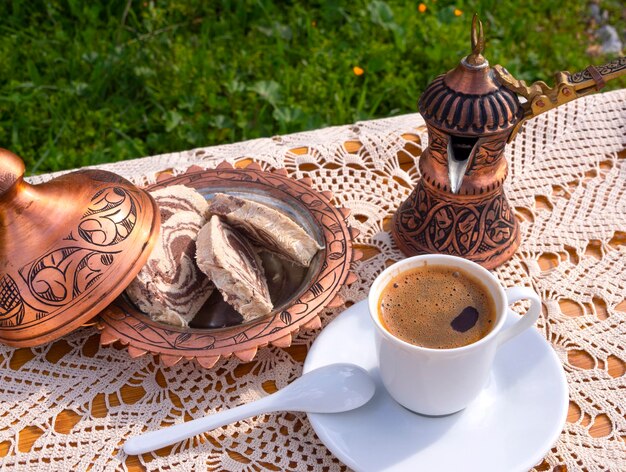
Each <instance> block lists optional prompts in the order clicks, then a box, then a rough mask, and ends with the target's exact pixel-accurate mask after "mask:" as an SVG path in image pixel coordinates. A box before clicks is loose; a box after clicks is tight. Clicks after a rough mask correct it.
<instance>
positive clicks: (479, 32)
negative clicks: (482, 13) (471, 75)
mask: <svg viewBox="0 0 626 472" xmlns="http://www.w3.org/2000/svg"><path fill="white" fill-rule="evenodd" d="M471 35H472V36H471V38H472V53H471V54H470V55H469V56H467V59H466V61H467V63H468V64H470V65H472V66H480V65H482V64H484V63H485V62H486V59H485V58H484V56H483V55H482V52H483V51H484V50H485V36H484V35H483V23H482V21H480V19H479V18H478V13H474V17H473V18H472V33H471Z"/></svg>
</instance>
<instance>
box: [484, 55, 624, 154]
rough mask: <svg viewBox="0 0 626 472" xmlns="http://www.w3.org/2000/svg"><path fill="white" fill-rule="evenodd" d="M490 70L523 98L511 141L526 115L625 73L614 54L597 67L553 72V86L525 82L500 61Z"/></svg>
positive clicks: (552, 105) (584, 93) (578, 95)
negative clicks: (579, 70) (518, 119)
mask: <svg viewBox="0 0 626 472" xmlns="http://www.w3.org/2000/svg"><path fill="white" fill-rule="evenodd" d="M493 71H494V73H495V76H496V78H497V80H498V81H499V82H500V83H501V84H502V85H503V86H505V87H506V88H508V89H509V90H511V91H512V92H514V93H516V94H518V95H521V96H522V97H524V98H525V99H526V102H525V103H524V104H523V105H522V108H523V109H524V116H523V117H522V119H521V120H520V121H519V122H518V123H517V125H516V126H515V128H513V131H512V133H511V135H510V136H509V142H511V141H512V140H513V138H514V137H515V135H516V134H517V132H518V131H519V130H520V128H521V126H522V125H523V123H524V122H525V121H526V120H527V119H529V118H532V117H534V116H537V115H539V114H541V113H544V112H546V111H548V110H551V109H552V108H556V107H558V106H559V105H563V104H564V103H567V102H570V101H572V100H575V99H577V98H580V97H583V96H585V95H588V94H590V93H592V92H595V91H597V90H600V89H601V88H602V87H604V86H605V85H606V82H608V81H609V80H613V79H616V78H617V77H620V76H622V75H626V56H623V57H618V58H617V59H614V60H612V61H611V62H608V63H607V64H604V65H601V66H598V67H595V66H589V67H587V68H586V69H585V70H583V71H581V72H576V73H575V74H570V73H569V72H567V71H564V72H557V74H556V75H555V85H554V87H550V86H548V84H546V83H545V82H543V81H537V82H534V83H532V84H531V85H527V84H526V82H525V81H523V80H518V79H516V78H515V77H513V76H512V75H511V74H510V73H509V71H507V70H506V69H505V68H504V67H502V66H501V65H495V66H493Z"/></svg>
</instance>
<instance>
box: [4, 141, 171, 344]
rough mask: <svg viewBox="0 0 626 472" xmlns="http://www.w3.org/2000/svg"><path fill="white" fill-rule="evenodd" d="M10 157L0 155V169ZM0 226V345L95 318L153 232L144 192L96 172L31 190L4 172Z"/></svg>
mask: <svg viewBox="0 0 626 472" xmlns="http://www.w3.org/2000/svg"><path fill="white" fill-rule="evenodd" d="M16 160H19V158H18V157H17V156H15V155H13V154H11V153H9V152H8V151H1V152H0V163H2V164H5V163H6V164H7V165H6V166H5V168H9V169H10V168H11V167H12V165H13V164H14V163H15V162H16ZM16 169H17V167H16ZM22 169H23V167H22ZM0 221H1V222H2V225H3V226H4V228H3V235H4V237H3V238H1V239H0V341H2V342H4V343H6V344H9V345H14V346H35V345H38V344H42V343H45V342H47V341H49V340H52V339H56V338H59V337H61V336H63V335H64V334H66V333H68V332H70V331H72V330H73V329H75V328H77V327H78V326H80V325H81V324H82V323H83V322H84V321H86V320H88V319H90V318H92V317H93V316H94V315H96V314H97V313H98V312H99V311H100V310H101V309H102V308H104V307H105V306H106V305H107V304H108V303H110V302H111V301H112V300H113V299H114V298H115V297H116V296H117V295H118V294H119V293H120V292H121V291H122V290H123V289H124V288H125V287H126V285H127V284H128V283H129V282H130V280H131V279H132V278H133V277H134V276H135V275H136V273H137V272H138V271H139V269H140V268H141V266H142V265H143V264H144V263H145V260H146V259H147V257H148V254H149V251H150V250H151V248H152V245H153V244H154V241H155V240H156V237H157V236H158V230H159V224H158V221H159V214H158V211H156V205H155V203H154V201H153V200H152V198H151V197H150V196H149V195H148V194H147V193H146V192H144V191H142V190H139V189H137V188H136V187H134V186H133V185H132V184H131V183H130V182H128V181H127V180H125V179H123V178H122V177H120V176H118V175H115V174H112V173H109V172H105V171H96V170H89V171H87V170H86V171H79V172H74V173H70V174H66V175H63V176H61V177H58V178H56V179H54V180H52V181H50V182H46V183H44V184H40V185H36V186H34V185H30V184H28V183H27V182H25V181H24V180H23V177H22V175H21V173H19V170H18V172H17V173H16V172H13V173H12V172H7V173H6V174H5V178H3V186H1V187H0Z"/></svg>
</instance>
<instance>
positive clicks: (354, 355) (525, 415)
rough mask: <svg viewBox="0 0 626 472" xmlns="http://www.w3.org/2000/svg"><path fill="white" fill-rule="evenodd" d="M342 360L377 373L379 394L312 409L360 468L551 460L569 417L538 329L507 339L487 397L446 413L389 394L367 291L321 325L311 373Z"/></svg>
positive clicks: (517, 465) (334, 447)
mask: <svg viewBox="0 0 626 472" xmlns="http://www.w3.org/2000/svg"><path fill="white" fill-rule="evenodd" d="M509 316H517V315H515V314H513V313H512V312H510V313H509ZM509 322H512V319H509ZM336 362H351V363H354V364H357V365H360V366H361V367H363V368H365V369H366V370H368V371H369V373H370V375H372V377H373V378H374V379H375V380H376V394H375V395H374V398H373V399H372V400H370V402H369V403H367V404H366V405H365V406H362V407H361V408H358V409H356V410H353V411H349V412H346V413H338V414H320V413H316V414H309V415H308V417H309V420H310V421H311V424H312V425H313V428H314V429H315V432H316V433H317V435H318V436H319V438H320V439H321V440H322V442H323V443H324V444H325V445H326V446H327V447H328V449H330V450H331V451H332V452H333V453H334V454H335V455H336V456H337V457H338V458H339V459H340V460H341V461H343V462H344V463H345V464H346V465H348V466H349V467H351V468H352V469H355V470H357V471H376V472H379V471H392V470H393V471H435V470H436V471H458V470H462V471H466V472H469V471H481V472H486V471H494V472H502V471H507V472H508V471H518V470H519V471H527V470H528V469H530V468H532V467H533V466H534V465H536V464H537V463H539V462H540V461H541V460H542V459H543V457H544V456H545V454H546V453H547V452H548V451H549V450H550V448H551V447H552V445H553V444H554V443H555V442H556V440H557V438H558V437H559V434H560V433H561V430H562V429H563V425H564V424H565V419H566V416H567V409H568V391H567V382H566V380H565V374H564V372H563V368H562V367H561V363H560V362H559V360H558V358H557V356H556V354H555V353H554V351H553V350H552V347H551V346H550V345H549V344H548V343H547V342H546V340H545V339H544V338H543V337H542V336H541V335H540V334H539V332H537V331H536V330H535V329H530V330H528V331H526V332H525V333H522V334H521V335H519V336H518V337H516V338H514V339H513V340H511V341H510V342H509V343H507V344H505V345H503V346H502V347H501V348H500V350H499V352H498V355H497V358H496V361H495V366H494V370H493V372H492V374H491V378H490V380H489V382H488V384H487V386H486V387H485V389H484V390H483V391H482V393H481V394H480V396H479V397H478V398H477V399H476V400H475V401H474V402H473V403H472V404H470V405H469V406H468V407H467V408H466V409H465V410H463V411H461V412H459V413H455V414H453V415H450V416H445V417H438V418H435V417H425V416H420V415H417V414H415V413H411V412H410V411H408V410H406V409H404V408H403V407H401V406H400V405H399V404H397V403H396V402H395V401H394V400H393V399H392V398H391V397H390V396H389V394H388V393H387V391H386V390H385V388H384V387H383V385H382V382H381V380H380V375H379V372H378V365H377V360H376V352H375V346H374V326H373V324H372V322H371V320H370V316H369V313H368V308H367V300H364V301H362V302H360V303H358V304H356V305H354V306H352V307H351V308H349V309H347V310H346V311H344V312H343V313H342V314H341V315H339V316H338V317H337V318H336V319H335V320H333V321H332V322H331V323H330V324H329V325H328V326H327V327H326V328H325V329H324V330H323V331H322V332H321V333H320V335H319V336H318V338H317V339H316V340H315V342H314V343H313V346H312V347H311V349H310V351H309V354H308V355H307V358H306V362H305V363H304V372H308V371H310V370H313V369H316V368H318V367H322V366H324V365H327V364H333V363H336Z"/></svg>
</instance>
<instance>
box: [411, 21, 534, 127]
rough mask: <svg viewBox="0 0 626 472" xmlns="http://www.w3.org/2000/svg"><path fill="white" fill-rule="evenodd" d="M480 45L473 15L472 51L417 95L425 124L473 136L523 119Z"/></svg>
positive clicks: (479, 26)
mask: <svg viewBox="0 0 626 472" xmlns="http://www.w3.org/2000/svg"><path fill="white" fill-rule="evenodd" d="M477 25H478V27H477ZM483 48H484V39H483V28H482V23H481V22H480V21H479V20H478V17H477V16H476V15H474V19H473V20H472V54H470V55H469V56H467V57H465V58H463V60H462V61H461V63H460V64H459V65H458V66H457V67H456V68H455V69H452V70H451V71H449V72H448V73H446V74H443V75H440V76H439V77H437V78H436V79H435V80H434V81H433V82H432V83H431V84H430V85H429V86H428V87H427V88H426V90H425V91H424V93H423V94H422V96H421V97H420V100H419V104H418V106H419V111H420V113H421V114H422V116H423V117H424V119H425V120H426V122H427V123H428V124H431V125H433V126H436V127H437V128H440V129H441V130H443V131H445V132H447V133H449V134H458V135H472V136H474V135H485V134H493V133H499V132H503V131H507V130H510V129H512V128H513V127H514V126H515V125H516V124H517V122H518V121H520V120H521V119H522V115H523V110H522V107H521V105H520V103H519V100H518V99H517V96H516V95H515V94H514V93H513V92H512V91H511V90H509V89H507V88H506V87H504V86H502V85H501V84H500V83H499V82H498V80H497V79H496V77H495V75H494V72H493V70H492V69H491V68H490V67H489V62H488V61H487V60H486V59H485V58H484V57H483V55H482V52H483Z"/></svg>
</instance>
